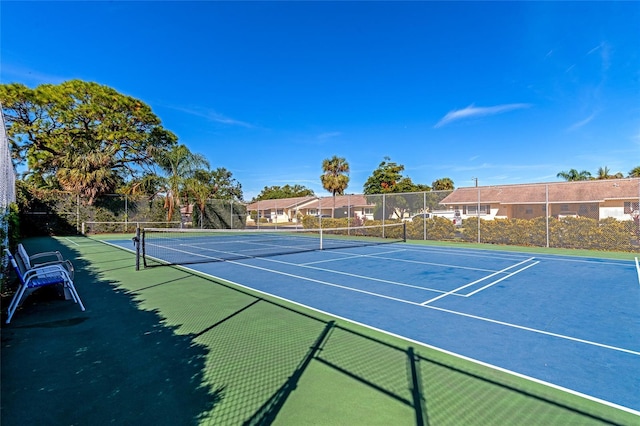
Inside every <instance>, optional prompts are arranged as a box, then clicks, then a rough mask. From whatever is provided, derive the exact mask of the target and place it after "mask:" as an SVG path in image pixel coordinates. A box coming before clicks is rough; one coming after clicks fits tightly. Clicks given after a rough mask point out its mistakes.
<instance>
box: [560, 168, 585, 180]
mask: <svg viewBox="0 0 640 426" xmlns="http://www.w3.org/2000/svg"><path fill="white" fill-rule="evenodd" d="M557 176H558V177H559V178H562V179H564V180H566V181H579V180H589V179H591V173H589V172H588V171H586V170H582V171H580V172H579V171H578V170H576V169H571V170H569V171H568V172H565V171H562V172H559V173H558V174H557Z"/></svg>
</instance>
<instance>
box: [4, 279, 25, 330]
mask: <svg viewBox="0 0 640 426" xmlns="http://www.w3.org/2000/svg"><path fill="white" fill-rule="evenodd" d="M26 289H27V286H26V285H24V284H22V285H20V287H19V288H18V291H16V294H15V295H14V296H13V299H11V303H10V304H9V309H8V311H7V314H8V316H7V324H9V323H10V322H11V318H13V314H15V312H16V309H18V306H20V302H21V301H22V298H23V296H24V292H25V291H26Z"/></svg>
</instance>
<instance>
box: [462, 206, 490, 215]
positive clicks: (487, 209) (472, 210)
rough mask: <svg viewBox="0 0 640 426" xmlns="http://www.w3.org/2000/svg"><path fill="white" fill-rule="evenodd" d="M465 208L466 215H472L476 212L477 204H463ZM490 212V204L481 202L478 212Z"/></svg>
mask: <svg viewBox="0 0 640 426" xmlns="http://www.w3.org/2000/svg"><path fill="white" fill-rule="evenodd" d="M465 207H466V209H463V210H466V213H465V214H467V215H474V214H478V213H477V211H478V206H477V205H468V206H465ZM489 213H491V206H490V205H489V204H482V205H480V214H489Z"/></svg>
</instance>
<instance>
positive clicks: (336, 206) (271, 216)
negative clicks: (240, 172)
mask: <svg viewBox="0 0 640 426" xmlns="http://www.w3.org/2000/svg"><path fill="white" fill-rule="evenodd" d="M374 207H375V205H373V204H370V203H368V202H367V200H366V198H365V196H364V195H337V196H336V197H335V199H334V197H332V196H328V197H294V198H280V199H275V200H261V201H255V202H253V203H250V204H249V205H248V206H247V211H248V213H249V218H248V222H255V220H256V219H257V220H258V221H264V222H269V223H298V222H299V221H301V220H302V217H304V216H307V215H309V216H320V217H333V218H337V219H340V218H347V217H350V218H357V219H360V220H362V219H373V211H374Z"/></svg>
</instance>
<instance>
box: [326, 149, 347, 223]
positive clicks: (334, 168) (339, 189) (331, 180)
mask: <svg viewBox="0 0 640 426" xmlns="http://www.w3.org/2000/svg"><path fill="white" fill-rule="evenodd" d="M322 172H323V174H322V175H321V176H320V181H321V182H322V187H323V188H324V189H326V190H327V191H329V192H330V193H331V194H332V195H333V211H334V212H335V210H336V194H338V195H342V194H344V190H345V189H347V186H349V176H348V173H349V163H347V160H345V159H344V158H341V157H338V156H336V155H334V156H333V157H332V158H330V159H325V160H323V161H322Z"/></svg>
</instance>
